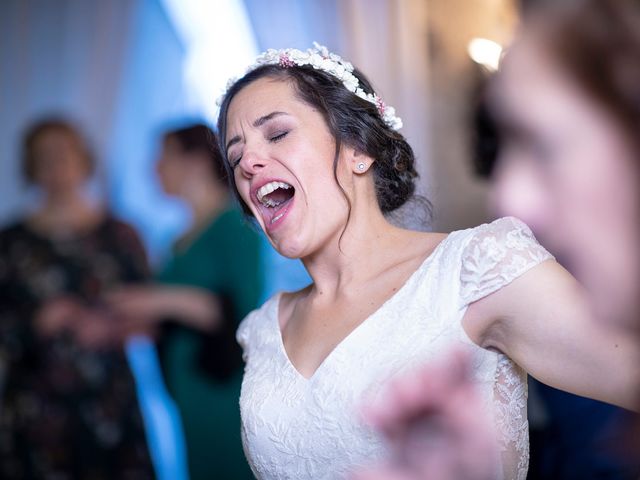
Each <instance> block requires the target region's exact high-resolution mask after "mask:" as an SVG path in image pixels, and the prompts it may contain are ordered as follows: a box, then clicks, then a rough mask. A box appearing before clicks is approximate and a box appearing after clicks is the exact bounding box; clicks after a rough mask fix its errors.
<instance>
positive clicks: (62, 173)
mask: <svg viewBox="0 0 640 480" xmlns="http://www.w3.org/2000/svg"><path fill="white" fill-rule="evenodd" d="M33 158H34V167H35V168H34V171H33V174H34V175H33V179H34V183H35V184H36V185H38V186H39V187H41V188H42V189H43V190H44V191H45V192H46V193H47V194H49V195H58V194H64V193H68V192H71V191H74V190H76V189H77V188H79V187H81V186H82V184H83V183H84V182H85V181H86V179H87V177H88V175H89V169H88V161H87V158H86V154H85V152H84V151H83V150H82V146H81V145H79V144H78V139H77V138H75V137H74V136H73V135H70V134H69V133H68V132H66V131H64V130H58V129H53V128H52V129H47V130H44V131H43V132H42V133H40V134H39V135H38V136H37V137H36V138H35V140H34V142H33Z"/></svg>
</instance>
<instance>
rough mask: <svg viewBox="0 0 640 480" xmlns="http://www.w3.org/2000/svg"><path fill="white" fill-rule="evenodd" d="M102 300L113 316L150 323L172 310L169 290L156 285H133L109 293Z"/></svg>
mask: <svg viewBox="0 0 640 480" xmlns="http://www.w3.org/2000/svg"><path fill="white" fill-rule="evenodd" d="M104 300H105V302H106V304H107V305H108V307H109V308H110V309H111V310H112V311H113V312H114V314H115V315H117V316H120V317H124V318H126V319H136V320H146V321H152V320H154V319H157V318H162V317H166V316H167V315H168V314H169V313H170V312H171V309H172V304H171V289H168V288H165V287H162V286H156V285H135V286H133V285H132V286H126V287H122V288H118V289H117V290H113V291H111V292H109V293H108V294H107V295H106V296H105V297H104Z"/></svg>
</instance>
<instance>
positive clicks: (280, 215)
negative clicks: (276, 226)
mask: <svg viewBox="0 0 640 480" xmlns="http://www.w3.org/2000/svg"><path fill="white" fill-rule="evenodd" d="M283 215H284V213H281V214H279V215H276V216H275V217H273V218H272V219H271V223H275V222H277V221H278V220H280V219H281V218H282V216H283Z"/></svg>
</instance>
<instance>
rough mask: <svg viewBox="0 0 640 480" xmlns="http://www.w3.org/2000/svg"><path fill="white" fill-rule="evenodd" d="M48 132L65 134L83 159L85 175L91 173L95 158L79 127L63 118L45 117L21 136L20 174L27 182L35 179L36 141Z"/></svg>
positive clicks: (31, 182)
mask: <svg viewBox="0 0 640 480" xmlns="http://www.w3.org/2000/svg"><path fill="white" fill-rule="evenodd" d="M48 132H59V133H62V134H64V135H67V136H68V137H69V139H71V141H72V142H73V144H74V145H75V147H76V148H77V149H78V152H79V153H80V154H81V156H82V158H83V160H84V161H85V167H86V171H87V177H89V176H91V175H92V174H93V172H94V170H95V158H94V156H93V154H92V152H91V150H90V148H89V145H88V143H87V141H86V139H85V137H84V136H83V134H82V133H81V132H80V129H79V128H78V127H77V126H76V125H74V124H73V122H71V121H69V120H67V119H65V118H62V117H47V118H43V119H40V120H38V121H36V122H34V123H32V124H31V125H29V126H28V127H27V129H26V131H25V133H24V135H23V137H22V165H21V167H22V176H23V178H24V179H25V181H26V182H27V183H28V184H33V183H34V182H35V181H36V171H37V168H38V158H37V155H36V148H35V147H36V143H37V141H38V139H39V138H41V136H42V135H43V134H45V133H48Z"/></svg>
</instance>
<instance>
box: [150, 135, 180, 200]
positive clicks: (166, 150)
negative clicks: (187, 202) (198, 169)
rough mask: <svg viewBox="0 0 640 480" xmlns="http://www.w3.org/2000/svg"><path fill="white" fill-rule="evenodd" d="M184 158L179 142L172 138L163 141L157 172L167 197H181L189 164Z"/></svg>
mask: <svg viewBox="0 0 640 480" xmlns="http://www.w3.org/2000/svg"><path fill="white" fill-rule="evenodd" d="M184 156H185V152H184V151H183V149H182V146H181V145H180V142H179V141H178V140H176V139H175V138H174V137H171V136H168V137H166V138H165V139H164V140H163V142H162V150H161V151H160V158H159V159H158V163H157V164H156V170H157V172H158V177H159V178H160V184H161V185H162V189H163V190H164V192H165V193H166V194H167V195H180V194H181V192H182V185H183V183H184V178H185V173H186V171H185V168H186V167H187V165H186V164H187V163H188V162H185V159H184Z"/></svg>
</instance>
